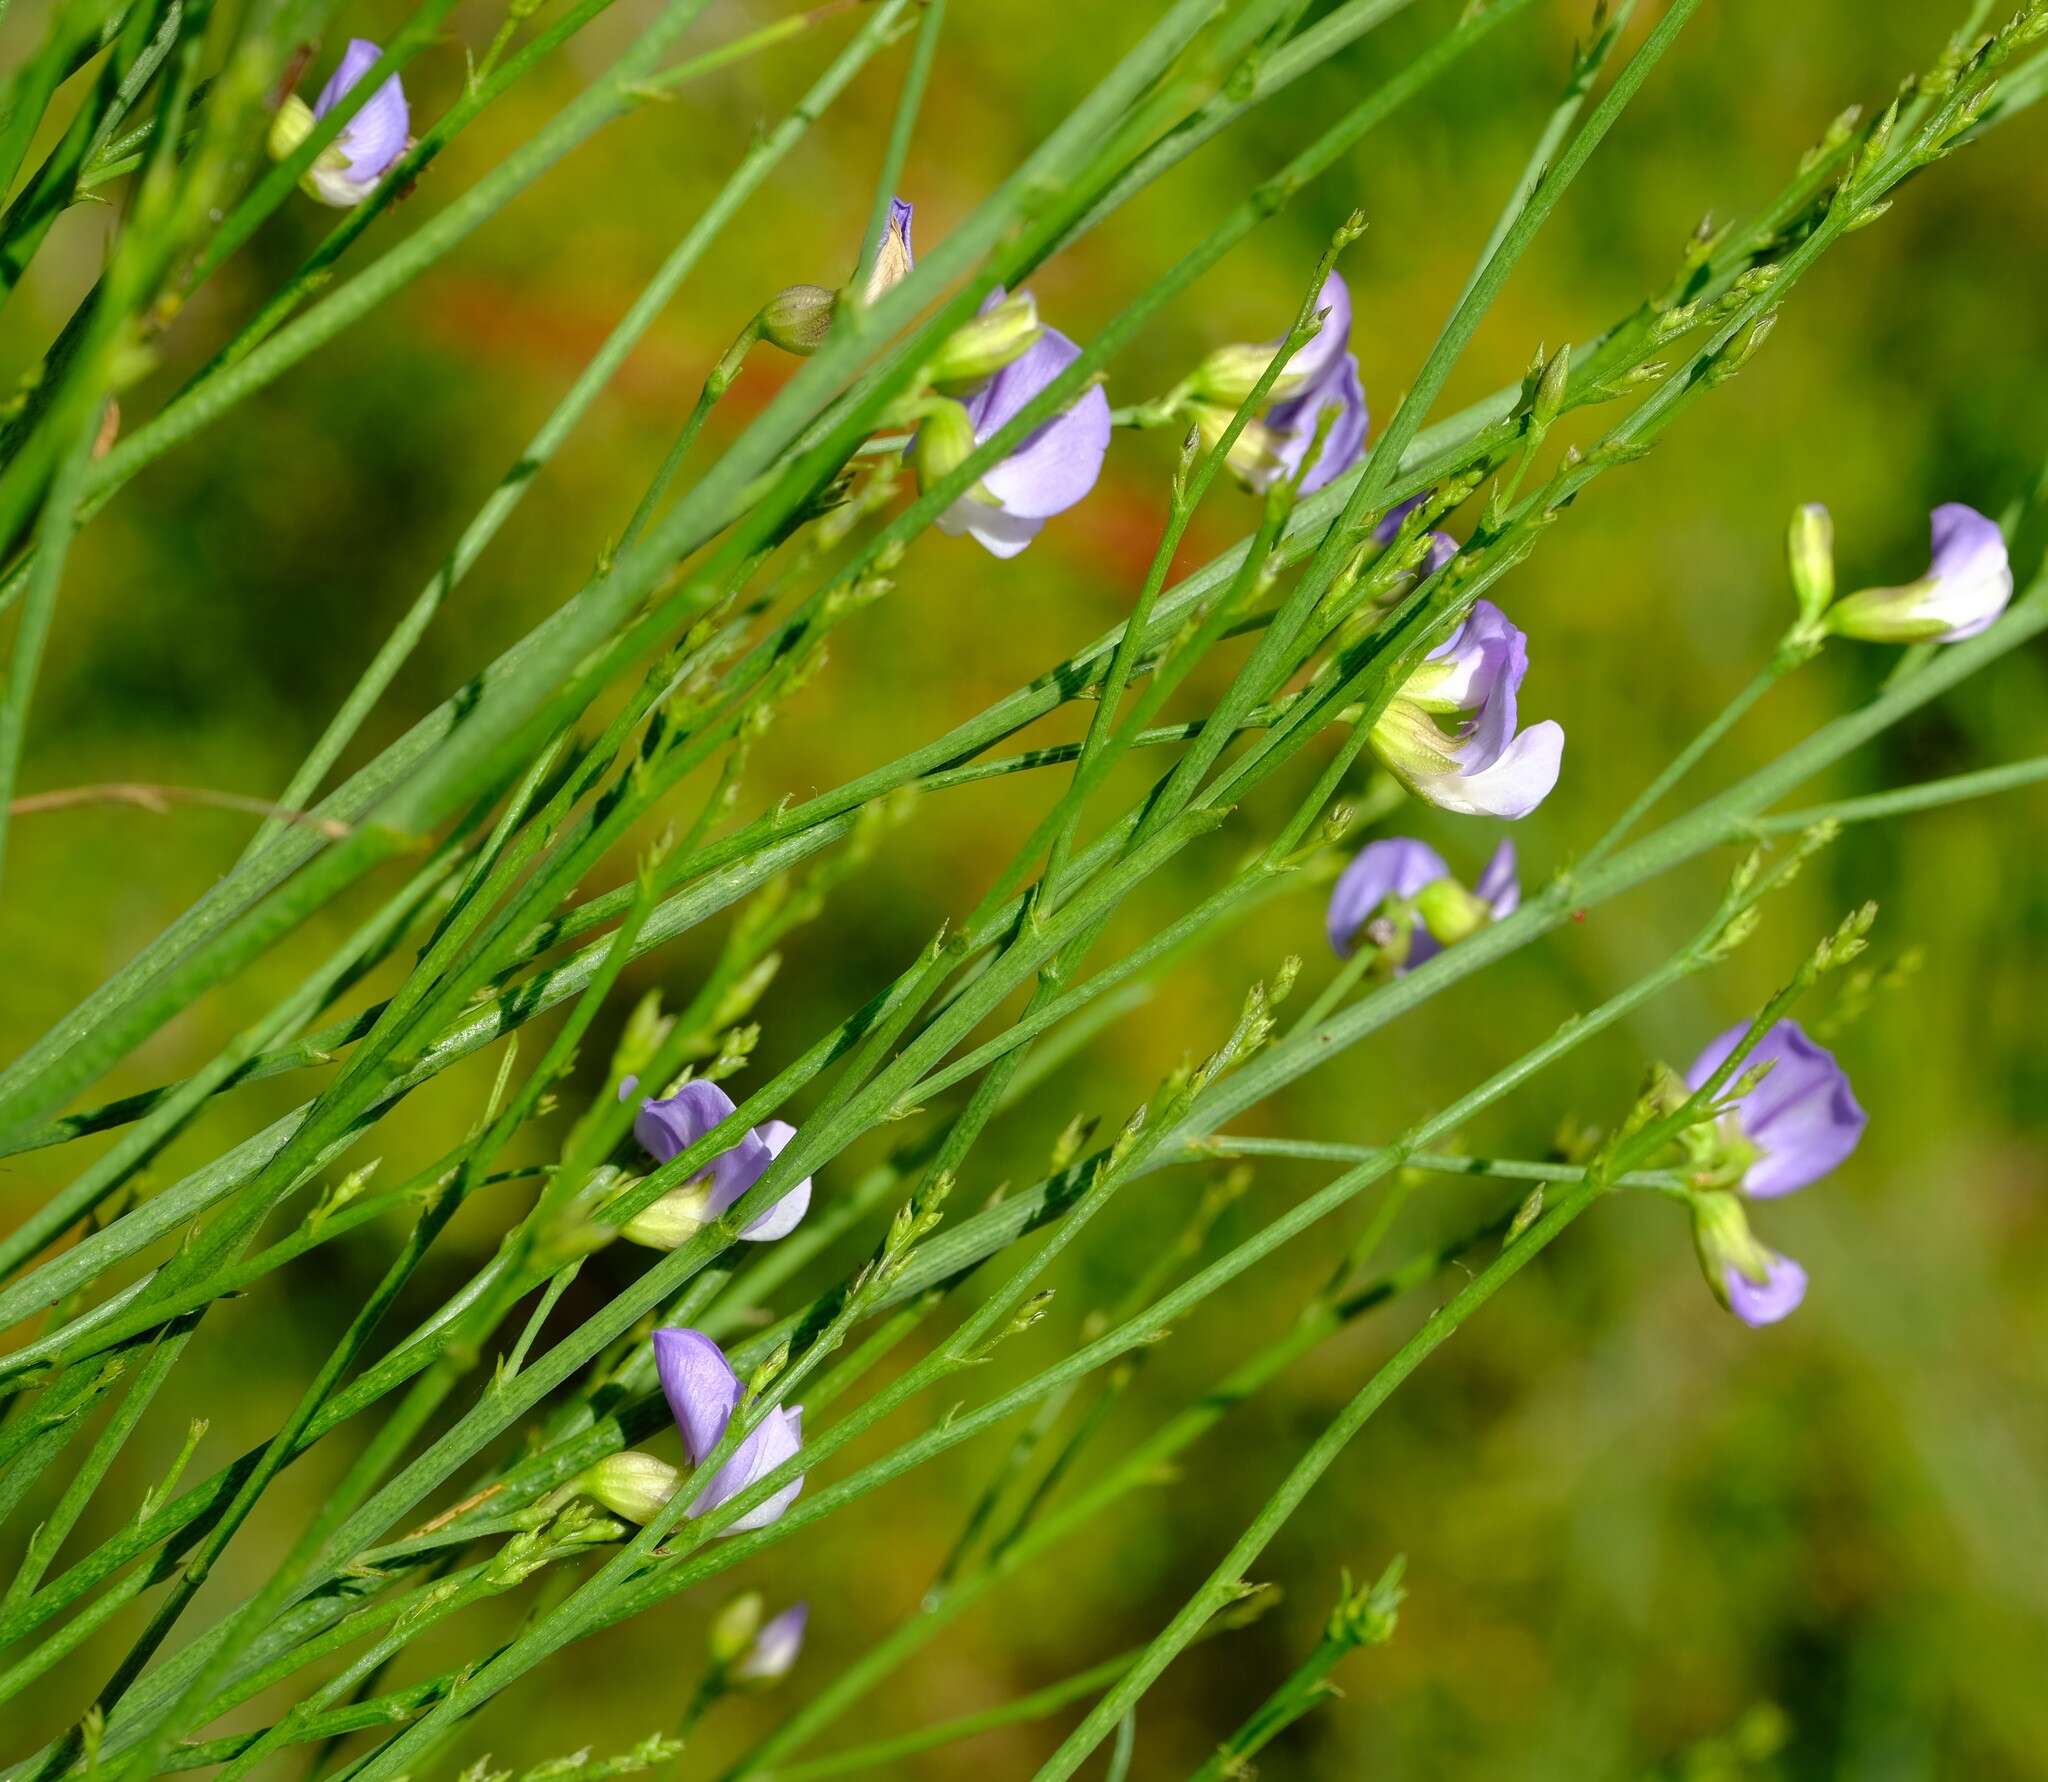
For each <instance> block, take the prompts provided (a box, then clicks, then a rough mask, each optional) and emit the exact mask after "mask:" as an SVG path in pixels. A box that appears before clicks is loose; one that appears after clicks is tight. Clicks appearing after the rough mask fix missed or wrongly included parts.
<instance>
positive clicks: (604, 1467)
mask: <svg viewBox="0 0 2048 1782" xmlns="http://www.w3.org/2000/svg"><path fill="white" fill-rule="evenodd" d="M680 1477H681V1475H680V1474H679V1473H677V1471H676V1469H675V1468H674V1467H672V1466H670V1465H669V1463H668V1462H667V1461H665V1460H657V1459H655V1457H654V1456H653V1455H652V1454H642V1453H641V1452H640V1451H639V1450H638V1449H637V1448H628V1449H626V1450H625V1451H624V1452H623V1453H620V1454H608V1455H606V1456H605V1457H604V1459H602V1460H600V1461H599V1462H598V1463H597V1464H596V1465H595V1466H592V1467H589V1468H587V1469H586V1470H585V1471H584V1473H583V1475H582V1477H581V1478H580V1479H579V1480H578V1481H577V1483H578V1484H579V1485H580V1486H581V1487H582V1490H583V1494H584V1495H585V1496H586V1497H592V1498H595V1499H596V1500H597V1501H598V1502H599V1503H601V1504H603V1505H604V1507H605V1508H606V1509H607V1510H609V1511H611V1513H612V1514H613V1515H614V1516H623V1517H625V1519H626V1520H627V1521H628V1522H651V1521H653V1520H654V1518H655V1516H656V1515H657V1514H659V1513H660V1510H661V1507H662V1505H664V1504H665V1503H667V1502H668V1500H669V1499H670V1498H671V1497H673V1496H674V1495H675V1490H676V1481H677V1480H678V1478H680Z"/></svg>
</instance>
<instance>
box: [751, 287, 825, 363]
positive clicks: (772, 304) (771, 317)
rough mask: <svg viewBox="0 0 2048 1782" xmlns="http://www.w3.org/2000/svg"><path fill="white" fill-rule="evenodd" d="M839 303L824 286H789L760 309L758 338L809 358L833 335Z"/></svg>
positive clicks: (788, 351) (801, 356)
mask: <svg viewBox="0 0 2048 1782" xmlns="http://www.w3.org/2000/svg"><path fill="white" fill-rule="evenodd" d="M838 302H839V300H838V299H837V298H836V297H835V296H833V294H832V293H831V292H830V291H828V290H826V289H825V287H824V286H823V285H789V286H786V287H785V288H784V289H782V290H780V291H777V292H776V293H775V295H774V296H773V297H771V298H769V299H768V301H767V302H766V303H764V304H763V305H762V306H761V338H762V339H763V340H765V341H767V342H768V343H769V344H770V345H771V346H779V347H780V348H781V349H782V350H783V351H784V352H785V353H795V354H796V355H797V356H798V357H799V358H804V359H808V358H809V357H810V356H811V354H813V353H815V352H816V351H817V350H818V349H819V348H820V347H821V346H823V345H824V344H825V336H826V335H828V334H830V333H831V332H832V312H833V310H834V309H835V308H837V307H838Z"/></svg>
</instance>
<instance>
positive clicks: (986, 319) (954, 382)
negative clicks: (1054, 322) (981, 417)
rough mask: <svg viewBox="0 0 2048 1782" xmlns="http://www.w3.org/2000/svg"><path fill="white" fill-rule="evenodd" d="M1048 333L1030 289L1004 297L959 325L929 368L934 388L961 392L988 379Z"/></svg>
mask: <svg viewBox="0 0 2048 1782" xmlns="http://www.w3.org/2000/svg"><path fill="white" fill-rule="evenodd" d="M1044 333H1045V329H1044V327H1043V326H1042V325H1041V324H1040V322H1039V320H1038V305H1037V303H1035V302H1034V301H1033V300H1032V296H1031V293H1030V292H1029V291H1019V292H1018V293H1017V294H1016V295H1015V296H1013V297H1005V298H1004V299H1003V300H1002V301H1001V302H1000V303H998V304H997V305H996V306H995V307H994V308H993V309H991V310H989V311H988V312H987V313H986V314H984V315H978V316H976V317H975V318H974V320H973V321H971V322H969V323H967V324H966V325H965V326H964V327H962V328H959V329H956V330H955V331H954V333H953V335H952V337H951V338H950V339H948V340H947V342H946V344H945V345H944V346H942V347H940V348H939V350H938V354H937V356H936V357H935V358H934V359H933V360H932V362H931V365H930V367H929V368H928V375H929V376H930V378H931V381H932V384H933V386H934V387H935V388H937V389H940V390H945V391H947V392H949V393H953V394H960V393H964V392H966V391H968V390H972V389H975V388H977V387H978V386H980V385H981V384H984V383H986V382H987V381H988V380H989V379H990V378H992V377H993V376H995V374H996V373H997V372H999V371H1001V370H1002V368H1003V367H1004V366H1005V365H1008V364H1010V363H1011V362H1012V361H1013V360H1016V359H1020V358H1022V357H1023V356H1024V355H1025V354H1026V353H1028V352H1029V351H1030V350H1031V349H1032V348H1033V347H1034V346H1036V345H1037V344H1038V342H1039V339H1040V337H1041V336H1043V335H1044Z"/></svg>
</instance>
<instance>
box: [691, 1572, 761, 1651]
mask: <svg viewBox="0 0 2048 1782" xmlns="http://www.w3.org/2000/svg"><path fill="white" fill-rule="evenodd" d="M765 1607H766V1604H765V1603H763V1601H762V1600H761V1593H760V1592H759V1591H758V1590H749V1591H748V1592H747V1593H746V1594H745V1595H744V1596H736V1597H734V1598H733V1599H732V1601H731V1602H729V1603H727V1604H726V1605H725V1607H724V1608H722V1609H720V1610H719V1611H718V1613H717V1614H716V1615H715V1616H714V1617H713V1618H712V1621H711V1631H710V1633H709V1635H708V1636H707V1637H706V1640H705V1644H706V1645H707V1646H708V1647H709V1649H710V1652H711V1662H712V1663H713V1664H720V1665H725V1664H731V1663H732V1662H733V1660H734V1659H736V1658H739V1657H740V1656H741V1655H742V1654H744V1653H745V1652H746V1650H747V1648H748V1647H750V1646H751V1645H753V1643H754V1636H755V1635H756V1634H757V1633H759V1632H760V1631H761V1611H762V1609H763V1608H765Z"/></svg>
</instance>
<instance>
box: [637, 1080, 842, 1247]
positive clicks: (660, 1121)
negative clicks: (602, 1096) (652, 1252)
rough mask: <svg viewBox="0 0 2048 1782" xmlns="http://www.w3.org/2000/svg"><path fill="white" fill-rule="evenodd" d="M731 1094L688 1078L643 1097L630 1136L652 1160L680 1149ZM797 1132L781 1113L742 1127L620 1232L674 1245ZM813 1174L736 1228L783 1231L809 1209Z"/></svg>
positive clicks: (726, 1113) (767, 1236) (762, 1169)
mask: <svg viewBox="0 0 2048 1782" xmlns="http://www.w3.org/2000/svg"><path fill="white" fill-rule="evenodd" d="M633 1087H634V1085H633V1083H632V1081H631V1080H630V1079H629V1080H628V1081H627V1082H626V1083H625V1084H624V1085H623V1086H622V1088H621V1090H620V1095H621V1097H622V1098H623V1097H624V1096H626V1095H629V1094H631V1093H632V1091H633ZM732 1113H733V1101H732V1097H731V1096H729V1095H727V1094H726V1092H725V1091H724V1090H723V1089H721V1088H719V1086H718V1085H717V1084H716V1083H710V1082H705V1081H703V1080H701V1079H696V1080H692V1081H690V1082H688V1083H685V1084H684V1085H683V1086H682V1087H681V1088H680V1089H678V1090H677V1091H676V1092H675V1094H673V1095H670V1096H666V1097H664V1098H662V1099H661V1100H658V1101H656V1100H648V1101H643V1102H642V1103H641V1104H640V1111H639V1113H638V1114H636V1115H635V1116H634V1117H633V1136H634V1137H635V1138H636V1139H638V1140H639V1141H640V1148H641V1149H642V1150H643V1151H645V1152H646V1153H647V1154H648V1155H649V1156H650V1157H652V1158H653V1159H654V1160H655V1162H657V1163H667V1162H668V1161H669V1160H670V1159H671V1158H674V1157H680V1156H681V1155H682V1154H683V1153H684V1152H685V1151H687V1150H688V1149H689V1148H690V1147H691V1146H692V1145H694V1144H695V1143H696V1142H697V1141H698V1140H699V1139H701V1138H702V1137H703V1136H704V1135H705V1134H706V1133H707V1132H710V1131H711V1130H712V1129H713V1128H714V1127H717V1126H719V1125H721V1124H723V1123H724V1122H725V1121H726V1120H729V1119H730V1118H731V1117H732ZM795 1136H796V1128H795V1127H793V1126H791V1125H790V1124H789V1123H788V1122H787V1121H784V1120H770V1121H769V1122H767V1124H766V1125H763V1126H757V1127H755V1128H754V1130H753V1131H751V1132H749V1133H746V1134H745V1135H744V1136H743V1137H742V1138H741V1139H740V1141H739V1143H738V1144H736V1145H734V1146H733V1147H732V1149H731V1150H729V1151H721V1152H720V1153H719V1154H718V1155H717V1156H716V1157H714V1158H713V1159H712V1160H711V1162H710V1163H709V1164H708V1165H707V1166H706V1167H705V1168H703V1169H701V1170H699V1171H698V1172H697V1173H696V1175H694V1176H692V1177H691V1178H690V1181H691V1183H692V1184H703V1183H706V1182H708V1183H709V1184H710V1187H709V1192H708V1193H707V1192H705V1191H704V1189H703V1188H702V1187H692V1186H685V1187H682V1188H677V1189H674V1190H672V1191H671V1192H670V1193H668V1194H665V1195H663V1196H662V1197H661V1199H659V1200H657V1201H656V1202H654V1204H653V1205H652V1206H650V1207H647V1208H645V1209H643V1210H642V1211H641V1212H640V1213H639V1214H638V1215H637V1216H636V1217H635V1218H633V1219H632V1220H630V1221H629V1222H628V1223H627V1225H626V1227H625V1233H626V1235H627V1236H628V1237H630V1238H632V1239H633V1240H634V1241H635V1242H637V1243H649V1244H652V1245H653V1247H654V1248H656V1249H674V1248H675V1246H676V1245H677V1244H679V1243H681V1242H682V1241H683V1240H684V1239H685V1238H687V1237H688V1236H689V1235H690V1234H691V1232H693V1231H695V1229H696V1228H697V1227H698V1226H699V1225H703V1224H705V1223H707V1222H709V1221H710V1220H713V1219H716V1218H717V1217H718V1216H719V1215H720V1214H722V1213H723V1212H725V1210H726V1209H727V1208H728V1207H731V1206H732V1205H734V1204H735V1203H736V1202H737V1201H738V1200H739V1198H740V1196H741V1195H743V1194H745V1193H746V1192H747V1190H748V1189H749V1188H751V1187H753V1185H754V1184H755V1183H756V1182H758V1181H759V1180H760V1179H761V1177H762V1176H763V1175H764V1174H765V1173H766V1172H767V1169H768V1166H769V1164H771V1163H773V1162H774V1161H775V1159H776V1158H777V1157H779V1156H780V1155H781V1154H782V1150H783V1147H784V1146H786V1145H787V1144H788V1143H789V1141H790V1140H791V1139H792V1138H794V1137H795ZM810 1205H811V1178H810V1177H809V1176H806V1177H804V1179H803V1180H802V1181H801V1182H799V1183H797V1184H796V1186H795V1187H793V1188H791V1189H790V1190H789V1192H788V1193H786V1194H784V1195H783V1196H782V1197H781V1198H780V1199H779V1200H777V1201H776V1203H775V1204H774V1205H773V1206H772V1207H770V1208H769V1209H768V1210H767V1211H766V1212H764V1213H762V1214H761V1215H760V1216H759V1217H758V1218H756V1219H755V1220H753V1222H752V1223H751V1224H749V1225H748V1226H747V1228H746V1229H745V1230H744V1231H742V1232H741V1233H740V1236H741V1237H743V1238H748V1239H751V1240H752V1241H753V1242H755V1243H766V1242H768V1241H769V1240H771V1239H774V1238H779V1237H787V1236H788V1235H789V1233H791V1232H792V1231H794V1230H795V1229H796V1228H797V1226H798V1225H799V1224H800V1223H801V1222H802V1220H803V1216H804V1214H805V1213H806V1212H808V1211H809V1210H810Z"/></svg>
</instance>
